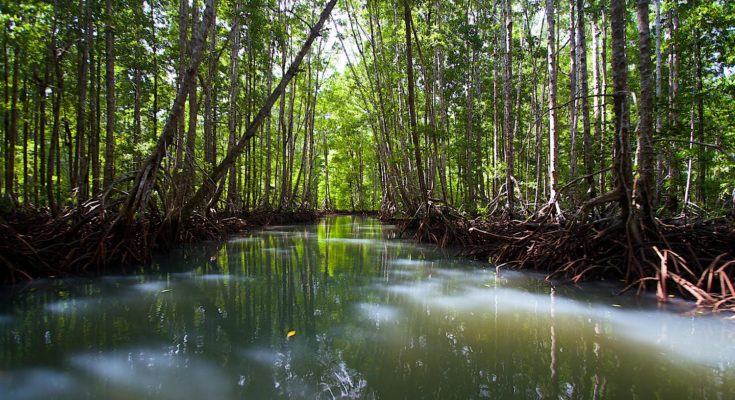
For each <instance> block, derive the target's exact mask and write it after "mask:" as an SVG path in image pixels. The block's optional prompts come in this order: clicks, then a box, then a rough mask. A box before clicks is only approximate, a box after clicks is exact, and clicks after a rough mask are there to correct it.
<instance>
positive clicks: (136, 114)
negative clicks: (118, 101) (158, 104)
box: [133, 65, 143, 168]
mask: <svg viewBox="0 0 735 400" xmlns="http://www.w3.org/2000/svg"><path fill="white" fill-rule="evenodd" d="M142 101H143V73H142V72H141V70H140V66H139V65H136V66H135V70H134V71H133V148H134V149H135V150H134V153H133V165H134V166H135V168H138V167H139V166H140V153H139V152H138V151H139V150H138V145H139V144H140V140H141V135H142V132H143V129H142V126H141V103H142Z"/></svg>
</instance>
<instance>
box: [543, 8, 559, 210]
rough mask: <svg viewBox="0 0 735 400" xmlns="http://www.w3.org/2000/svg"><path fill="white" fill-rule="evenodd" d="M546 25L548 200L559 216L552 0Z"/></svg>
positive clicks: (555, 75) (554, 42)
mask: <svg viewBox="0 0 735 400" xmlns="http://www.w3.org/2000/svg"><path fill="white" fill-rule="evenodd" d="M546 23H547V25H549V29H548V31H547V32H548V40H547V42H546V45H547V60H548V77H549V78H548V79H549V110H548V111H549V200H550V201H551V204H552V206H553V208H554V211H555V212H556V213H557V215H559V214H560V213H561V209H560V207H559V199H558V193H557V185H558V182H559V131H558V129H559V128H558V120H557V116H556V112H557V105H556V90H557V82H556V79H557V66H556V50H555V48H554V47H555V45H556V38H555V37H554V34H555V33H556V27H555V25H556V17H555V10H554V0H546Z"/></svg>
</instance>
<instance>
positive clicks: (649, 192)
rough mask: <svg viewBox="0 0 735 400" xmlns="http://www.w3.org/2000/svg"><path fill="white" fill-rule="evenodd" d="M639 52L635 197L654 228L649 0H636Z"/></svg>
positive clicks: (640, 211) (643, 219)
mask: <svg viewBox="0 0 735 400" xmlns="http://www.w3.org/2000/svg"><path fill="white" fill-rule="evenodd" d="M637 4H638V7H637V11H638V52H639V57H640V58H639V63H638V68H639V71H640V80H641V95H640V100H639V101H638V175H637V176H636V180H635V185H634V188H633V197H634V199H635V204H636V207H637V208H638V210H637V212H638V218H639V219H640V224H641V227H642V228H649V229H655V225H654V220H653V209H652V205H653V204H652V197H653V193H654V187H653V172H654V171H653V168H654V166H653V138H652V137H653V94H654V93H653V90H654V87H653V71H652V70H653V65H652V63H651V40H650V36H651V34H650V29H649V27H648V12H649V10H648V0H637Z"/></svg>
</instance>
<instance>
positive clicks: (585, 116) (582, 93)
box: [577, 0, 595, 198]
mask: <svg viewBox="0 0 735 400" xmlns="http://www.w3.org/2000/svg"><path fill="white" fill-rule="evenodd" d="M584 27H585V22H584V0H577V57H578V58H579V64H578V65H577V69H578V71H579V72H578V76H577V78H578V79H579V97H580V101H581V103H582V143H583V146H584V147H583V162H584V172H585V175H586V176H587V178H585V179H586V181H587V196H588V197H589V198H593V197H595V178H594V176H593V174H592V173H593V172H594V158H593V157H592V137H591V135H590V134H591V132H590V130H591V128H590V105H589V104H590V103H589V98H588V97H587V96H588V94H589V93H588V92H589V82H588V79H587V42H586V37H585V33H584Z"/></svg>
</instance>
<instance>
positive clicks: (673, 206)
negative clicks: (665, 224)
mask: <svg viewBox="0 0 735 400" xmlns="http://www.w3.org/2000/svg"><path fill="white" fill-rule="evenodd" d="M678 29H679V16H678V12H677V10H676V7H674V8H673V9H671V10H669V18H668V33H667V38H668V39H669V40H668V41H669V42H670V44H669V115H668V125H669V129H670V130H671V131H672V132H676V131H677V130H678V125H679V116H678V113H677V104H676V100H677V99H678V98H679V73H678V71H679V59H678V58H679V57H678V54H677V50H678V47H677V45H676V42H674V41H673V38H674V34H675V33H676V31H677V30H678ZM676 153H677V145H676V143H672V145H671V148H670V149H669V154H668V159H669V160H668V170H669V174H668V175H669V184H668V186H669V190H668V197H667V199H666V209H667V210H668V211H669V212H671V213H674V212H676V211H677V209H678V208H679V205H678V203H679V202H678V200H677V199H678V196H679V161H678V159H677V154H676Z"/></svg>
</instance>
